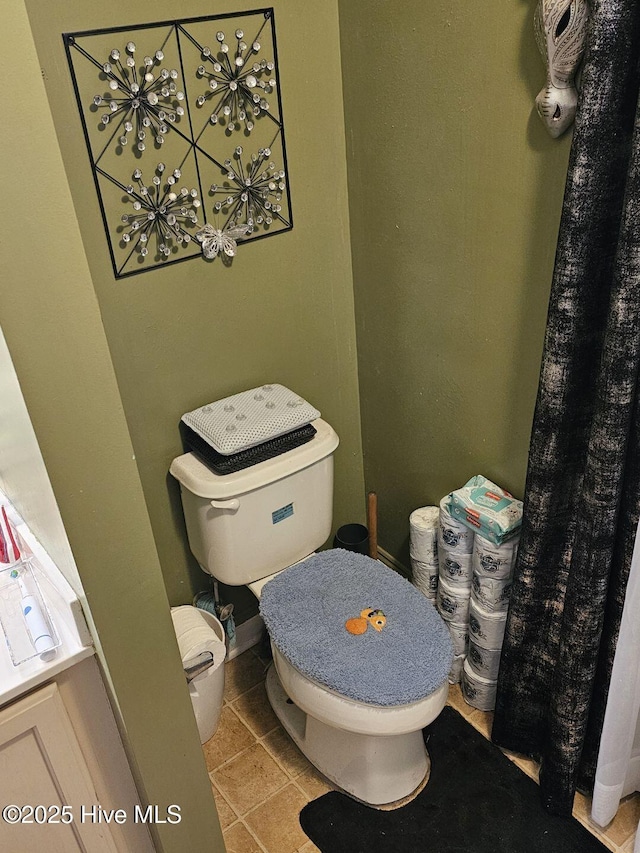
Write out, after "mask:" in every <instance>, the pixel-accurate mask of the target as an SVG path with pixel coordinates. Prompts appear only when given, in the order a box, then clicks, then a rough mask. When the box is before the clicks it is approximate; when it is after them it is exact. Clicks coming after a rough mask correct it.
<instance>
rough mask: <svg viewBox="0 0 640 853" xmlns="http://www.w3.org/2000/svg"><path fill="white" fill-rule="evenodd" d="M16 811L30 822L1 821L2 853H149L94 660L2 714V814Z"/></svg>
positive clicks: (10, 706) (31, 694) (126, 766)
mask: <svg viewBox="0 0 640 853" xmlns="http://www.w3.org/2000/svg"><path fill="white" fill-rule="evenodd" d="M12 805H14V806H17V807H19V808H21V809H22V820H24V821H25V822H20V823H16V824H11V823H10V822H8V821H7V820H6V819H3V818H2V817H0V850H6V851H20V853H42V851H46V853H57V851H60V853H73V851H76V850H77V851H91V853H94V851H95V853H103V851H104V853H107V852H108V853H118V852H119V851H132V853H133V851H135V853H152V851H153V849H154V848H153V845H152V842H151V837H150V835H149V832H148V830H147V827H146V825H145V824H144V823H140V822H136V820H135V818H136V805H139V799H138V796H137V792H136V789H135V786H134V783H133V779H132V776H131V772H130V770H129V766H128V764H127V760H126V757H125V753H124V749H123V747H122V743H121V741H120V738H119V734H118V731H117V728H116V725H115V720H114V717H113V714H112V712H111V708H110V706H109V704H108V700H107V697H106V693H105V691H104V687H103V684H102V680H101V677H100V673H99V671H98V667H97V664H96V661H95V658H93V657H91V658H87V659H85V660H83V661H82V662H80V663H78V664H76V665H75V666H72V667H71V668H70V669H68V670H65V671H64V672H63V673H60V674H59V675H58V676H57V677H56V680H55V681H54V682H51V683H48V684H46V685H44V686H43V687H38V688H36V689H34V690H33V692H31V693H29V694H27V695H26V696H24V697H22V698H20V699H17V700H15V701H14V702H12V703H11V704H9V705H6V706H5V707H3V708H1V709H0V812H1V811H2V809H3V808H5V807H6V806H12ZM37 806H39V807H40V808H36V807H37ZM24 807H28V808H24ZM31 807H33V809H32V808H31ZM63 807H66V808H63ZM139 813H140V812H138V816H139ZM14 814H15V810H9V814H8V815H7V817H8V818H11V819H13V818H14ZM118 821H119V822H118Z"/></svg>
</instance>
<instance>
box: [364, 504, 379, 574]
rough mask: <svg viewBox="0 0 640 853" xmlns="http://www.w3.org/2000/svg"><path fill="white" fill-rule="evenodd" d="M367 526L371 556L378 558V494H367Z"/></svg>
mask: <svg viewBox="0 0 640 853" xmlns="http://www.w3.org/2000/svg"><path fill="white" fill-rule="evenodd" d="M367 527H368V528H369V556H370V557H373V559H374V560H377V559H378V496H377V495H376V493H375V492H369V494H368V495H367Z"/></svg>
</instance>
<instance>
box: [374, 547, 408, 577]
mask: <svg viewBox="0 0 640 853" xmlns="http://www.w3.org/2000/svg"><path fill="white" fill-rule="evenodd" d="M378 559H379V560H380V562H381V563H384V564H385V566H389V568H390V569H395V570H396V572H399V573H400V574H401V575H402V576H403V577H405V578H410V577H411V572H410V571H409V569H408V568H407V567H406V566H405V565H404V564H403V563H401V562H400V560H396V558H395V557H394V556H393V555H392V554H390V553H389V552H388V551H385V549H384V548H380V546H378Z"/></svg>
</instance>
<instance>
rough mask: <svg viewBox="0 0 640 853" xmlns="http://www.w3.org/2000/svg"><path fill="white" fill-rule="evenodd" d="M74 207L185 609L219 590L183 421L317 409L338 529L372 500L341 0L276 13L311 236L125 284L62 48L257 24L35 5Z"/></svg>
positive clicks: (115, 5)
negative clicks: (207, 555)
mask: <svg viewBox="0 0 640 853" xmlns="http://www.w3.org/2000/svg"><path fill="white" fill-rule="evenodd" d="M27 6H28V8H29V10H30V14H31V26H32V29H33V34H34V39H35V42H36V46H37V49H38V55H39V59H40V63H41V65H42V68H43V75H44V80H45V85H46V88H47V93H48V97H49V102H50V105H51V109H52V113H53V116H54V121H55V124H56V131H57V134H58V139H59V143H60V148H61V151H62V155H63V158H64V161H65V165H66V170H67V176H68V180H69V186H70V189H71V194H72V196H73V199H74V204H75V209H76V212H77V215H78V220H79V222H80V227H81V231H82V238H83V242H84V246H85V248H86V252H87V257H88V261H89V266H90V270H91V277H92V280H93V284H94V287H95V292H96V295H97V298H98V303H99V306H100V311H101V314H102V320H103V323H104V329H105V334H106V337H107V341H108V344H109V349H110V352H111V357H112V359H113V365H114V369H115V373H116V377H117V380H118V387H119V390H120V395H121V399H122V405H123V408H124V412H125V416H126V419H127V423H128V426H129V431H130V434H131V441H132V443H133V447H134V450H135V455H136V462H137V466H138V470H139V472H140V478H141V481H142V486H143V489H144V495H145V500H146V503H147V507H148V511H149V517H150V519H151V524H152V527H153V534H154V538H155V541H156V544H157V548H158V554H159V557H160V562H161V564H162V570H163V574H164V578H165V582H166V586H167V592H168V595H169V600H170V602H171V603H172V604H178V603H185V602H188V601H190V599H191V596H192V594H193V591H194V590H195V589H198V588H203V587H206V586H207V581H206V580H205V578H204V576H203V574H202V572H201V571H200V569H199V568H198V567H197V565H196V564H195V561H194V560H193V558H192V557H191V555H190V553H189V552H188V548H187V545H186V538H185V532H184V526H183V521H182V512H181V507H180V500H179V492H178V489H177V484H175V483H174V482H173V480H172V479H171V478H170V477H168V474H167V470H168V467H169V464H170V462H171V459H172V458H173V457H174V456H175V455H177V454H178V453H179V452H181V448H180V442H179V437H178V421H179V419H180V416H181V415H182V414H183V413H184V412H186V411H189V410H191V409H193V408H195V407H196V406H198V405H202V404H203V403H206V402H208V401H210V400H214V399H218V398H220V397H223V396H226V395H228V394H232V393H235V392H237V391H240V390H244V389H245V388H251V387H253V386H256V385H260V384H263V383H264V382H268V381H271V382H282V383H283V384H285V385H288V386H290V387H292V388H294V389H295V390H296V391H298V393H300V394H302V395H303V396H304V397H306V398H307V399H309V400H310V401H312V402H313V403H314V405H316V406H317V408H319V409H320V410H321V412H322V415H323V417H325V418H326V419H327V420H328V421H329V423H331V424H332V425H333V426H334V428H335V429H336V431H337V432H338V435H339V436H340V439H341V445H340V448H339V450H338V453H337V455H336V490H335V494H336V499H335V522H336V524H341V523H345V522H346V521H351V520H361V519H362V516H363V514H364V486H363V471H362V453H361V443H360V416H359V402H358V383H357V369H356V345H355V323H354V309H353V289H352V278H351V258H350V245H349V224H348V208H347V183H346V158H345V147H344V126H343V103H342V82H341V76H340V57H339V34H338V15H337V2H336V0H320V2H317V3H314V5H313V8H312V9H310V10H309V13H308V14H305V15H301V14H300V9H299V6H298V5H297V4H293V3H291V2H275V3H274V7H275V15H276V27H277V37H278V53H279V63H280V83H281V90H282V102H283V112H284V119H285V130H286V142H287V155H288V166H289V180H290V187H291V196H292V201H293V214H294V223H295V226H294V228H293V230H292V231H291V232H289V233H287V234H281V235H278V236H274V237H273V238H271V239H267V240H261V241H258V242H256V243H253V244H249V245H247V246H244V247H242V249H241V251H239V253H238V256H237V257H236V258H235V260H234V262H233V265H232V267H231V268H224V267H223V266H222V264H220V263H219V262H216V263H214V264H208V263H205V262H204V261H200V260H192V261H188V262H186V263H183V264H177V265H175V266H172V267H168V268H167V269H163V270H155V271H153V272H148V273H145V274H144V275H140V276H136V277H134V278H131V279H125V280H121V281H115V280H114V277H113V273H112V271H111V266H110V262H109V259H108V254H107V246H106V240H105V236H104V232H103V227H102V222H101V219H100V214H99V208H98V203H97V199H96V194H95V191H94V188H93V183H92V177H91V171H90V168H89V163H88V157H87V153H86V149H85V143H84V138H83V135H82V131H81V125H80V120H79V116H78V112H77V107H76V104H75V99H74V96H73V92H72V87H71V80H70V75H69V71H68V68H67V65H66V58H65V56H64V50H63V45H62V39H61V38H60V34H61V33H62V32H66V31H74V30H84V29H95V28H99V27H106V26H114V25H119V24H128V23H131V24H138V23H142V22H144V21H161V20H170V19H173V18H175V17H176V16H178V15H181V16H184V17H187V16H188V17H192V16H198V15H207V14H212V13H224V12H235V11H239V10H243V9H252V8H255V4H254V3H251V2H246V0H234V2H231V3H224V4H222V5H217V6H216V7H215V8H213V7H212V6H211V4H210V3H207V2H204V0H194V2H190V3H187V2H178V4H177V5H176V2H175V0H172V2H169V0H158V2H154V3H153V4H147V5H143V6H138V7H137V8H134V7H132V6H131V4H129V3H126V2H124V0H113V2H110V3H108V4H104V3H98V2H86V1H85V0H70V2H66V3H64V4H56V3H51V4H45V5H43V4H42V3H39V2H36V0H27Z"/></svg>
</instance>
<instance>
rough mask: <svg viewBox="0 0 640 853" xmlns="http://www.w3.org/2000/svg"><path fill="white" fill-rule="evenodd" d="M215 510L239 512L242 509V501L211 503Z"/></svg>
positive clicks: (234, 499)
mask: <svg viewBox="0 0 640 853" xmlns="http://www.w3.org/2000/svg"><path fill="white" fill-rule="evenodd" d="M211 506H212V507H213V508H214V509H228V510H229V512H237V511H238V510H239V509H240V501H239V500H238V499H237V498H232V499H231V500H230V501H211Z"/></svg>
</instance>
